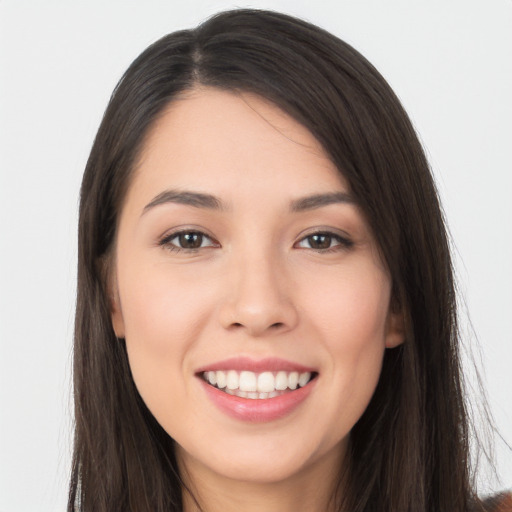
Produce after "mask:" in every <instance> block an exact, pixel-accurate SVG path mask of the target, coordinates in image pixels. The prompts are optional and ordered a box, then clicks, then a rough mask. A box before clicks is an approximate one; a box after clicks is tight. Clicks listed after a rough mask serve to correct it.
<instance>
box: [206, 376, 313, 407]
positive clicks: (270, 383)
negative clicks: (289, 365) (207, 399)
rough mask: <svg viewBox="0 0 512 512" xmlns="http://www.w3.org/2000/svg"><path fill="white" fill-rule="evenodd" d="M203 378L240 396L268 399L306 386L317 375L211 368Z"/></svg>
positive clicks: (233, 394) (220, 388) (222, 389)
mask: <svg viewBox="0 0 512 512" xmlns="http://www.w3.org/2000/svg"><path fill="white" fill-rule="evenodd" d="M201 375H202V378H203V379H204V380H205V381H206V382H208V384H210V385H211V386H213V387H215V388H217V389H219V390H221V391H223V392H225V393H227V394H229V395H232V396H237V397H240V398H249V399H256V400H258V399H259V400H266V399H269V398H276V397H278V396H282V395H283V394H285V393H289V392H290V391H294V390H296V389H300V388H303V387H304V386H306V385H307V384H308V383H309V382H310V381H311V379H312V378H313V377H314V376H315V374H314V373H312V372H302V373H299V372H297V371H284V370H281V371H277V372H270V371H265V372H261V373H256V372H252V371H247V370H243V371H237V370H227V371H226V370H217V371H215V370H211V371H206V372H203V373H202V374H201Z"/></svg>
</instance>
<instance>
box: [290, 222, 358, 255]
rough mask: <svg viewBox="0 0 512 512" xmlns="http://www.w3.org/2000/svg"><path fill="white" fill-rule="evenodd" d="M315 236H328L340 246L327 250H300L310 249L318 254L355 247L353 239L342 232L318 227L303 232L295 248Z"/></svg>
mask: <svg viewBox="0 0 512 512" xmlns="http://www.w3.org/2000/svg"><path fill="white" fill-rule="evenodd" d="M315 235H326V236H330V237H332V238H334V239H335V240H337V241H338V242H339V244H338V245H335V246H334V247H329V248H327V249H314V248H312V247H311V248H308V247H299V249H309V250H312V251H316V252H321V253H322V252H324V253H325V252H328V251H335V250H337V249H338V250H342V249H350V248H351V247H353V246H354V241H353V240H352V237H351V236H350V235H349V234H348V233H346V232H344V231H341V230H338V229H334V228H328V227H322V226H320V227H317V228H312V229H311V230H307V231H305V232H302V233H301V234H300V235H299V236H298V238H297V241H296V242H295V244H294V247H297V245H298V244H300V243H301V242H303V241H305V240H306V239H307V238H309V237H311V236H315Z"/></svg>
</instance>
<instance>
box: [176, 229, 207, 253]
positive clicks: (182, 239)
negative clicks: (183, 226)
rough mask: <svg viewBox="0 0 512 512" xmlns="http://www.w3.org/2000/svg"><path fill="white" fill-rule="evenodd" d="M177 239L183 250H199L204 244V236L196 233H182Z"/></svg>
mask: <svg viewBox="0 0 512 512" xmlns="http://www.w3.org/2000/svg"><path fill="white" fill-rule="evenodd" d="M176 238H177V239H178V242H179V247H181V248H182V249H199V247H201V246H202V244H203V234H202V233H197V232H194V231H191V232H189V233H180V234H179V235H178V236H177V237H176Z"/></svg>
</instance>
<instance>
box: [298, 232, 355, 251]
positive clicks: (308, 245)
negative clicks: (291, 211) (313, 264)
mask: <svg viewBox="0 0 512 512" xmlns="http://www.w3.org/2000/svg"><path fill="white" fill-rule="evenodd" d="M353 245H354V243H353V242H352V241H351V240H350V239H348V238H345V237H343V236H340V235H338V234H335V233H330V232H318V233H312V234H311V235H308V236H306V237H304V238H303V239H302V240H299V242H298V243H297V245H296V247H299V248H301V249H312V250H313V251H319V252H329V251H334V250H338V249H339V250H342V249H348V248H350V247H352V246H353Z"/></svg>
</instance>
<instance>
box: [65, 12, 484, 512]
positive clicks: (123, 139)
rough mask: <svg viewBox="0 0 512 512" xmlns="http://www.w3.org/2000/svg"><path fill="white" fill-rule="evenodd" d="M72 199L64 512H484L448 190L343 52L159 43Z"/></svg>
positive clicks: (318, 44) (120, 100)
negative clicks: (76, 199) (76, 218)
mask: <svg viewBox="0 0 512 512" xmlns="http://www.w3.org/2000/svg"><path fill="white" fill-rule="evenodd" d="M81 194H82V195H81V206H80V226H79V275H78V302H77V316H76V334H75V362H74V365H75V372H74V379H75V403H76V412H75V415H76V432H75V453H74V465H73V474H72V481H71V489H70V499H69V510H84V511H88V510H95V511H96V510H105V511H106V510H109V511H110V510H136V511H143V510H152V511H155V510H162V511H164V510H166V511H168V510H176V511H181V510H185V511H187V512H190V511H195V510H204V511H215V510H221V509H222V510H246V511H250V510H253V509H258V510H267V511H272V510H276V511H277V510H280V511H284V510H292V509H293V510H322V511H331V510H332V511H335V510H336V511H338V510H344V511H363V510H364V511H373V510H376V511H377V510H378V511H427V510H428V511H439V510H447V511H448V510H449V511H466V510H469V509H474V510H484V508H483V505H482V504H480V503H479V501H478V499H477V497H476V496H475V495H474V491H473V487H472V484H471V475H470V471H469V461H468V457H469V454H468V450H469V447H468V428H469V427H468V419H467V415H466V410H465V405H464V397H463V390H462V385H461V376H460V369H459V356H458V344H457V327H456V311H455V293H454V285H453V278H452V267H451V260H450V254H449V249H448V242H447V238H446V232H445V227H444V223H443V218H442V214H441V211H440V207H439V203H438V199H437V195H436V190H435V187H434V184H433V181H432V177H431V175H430V172H429V168H428V164H427V162H426V159H425V156H424V154H423V151H422V148H421V145H420V143H419V142H418V139H417V137H416V135H415V133H414V130H413V128H412V126H411V123H410V121H409V119H408V118H407V115H406V114H405V112H404V111H403V109H402V107H401V106H400V103H399V101H398V100H397V98H396V97H395V95H394V94H393V92H392V91H391V90H390V88H389V86H388V85H387V84H386V83H385V81H384V79H383V78H382V77H381V76H380V75H379V74H378V72H377V71H376V70H375V69H374V68H373V67H372V66H371V65H370V64H369V63H368V62H367V61H366V60H365V59H364V58H363V57H362V56H361V55H359V54H358V53H357V52H356V51H355V50H354V49H352V48H351V47H350V46H348V45H347V44H345V43H343V42H342V41H340V40H338V39H337V38H335V37H334V36H332V35H330V34H328V33H326V32H324V31H322V30H320V29H318V28H316V27H314V26H312V25H309V24H307V23H305V22H303V21H300V20H297V19H293V18H290V17H287V16H284V15H281V14H277V13H271V12H264V11H251V10H240V11H231V12H226V13H221V14H219V15H217V16H215V17H213V18H211V19H210V20H208V21H207V22H205V23H204V24H202V25H201V26H199V27H198V28H197V29H195V30H191V31H182V32H177V33H174V34H170V35H169V36H167V37H164V38H163V39H161V40H160V41H158V42H157V43H155V44H154V45H152V46H151V47H150V48H148V49H147V50H146V51H145V52H144V53H143V54H142V55H141V56H140V57H139V58H137V59H136V61H135V62H134V63H133V64H132V65H131V66H130V68H129V69H128V71H127V72H126V74H125V76H124V77H123V78H122V80H121V82H120V83H119V85H118V87H117V88H116V90H115V92H114V94H113V96H112V99H111V102H110V104H109V107H108V109H107V111H106V113H105V117H104V119H103V122H102V124H101V126H100V129H99V131H98V135H97V138H96V141H95V143H94V146H93V149H92V152H91V155H90V158H89V161H88V165H87V168H86V171H85V175H84V179H83V184H82V192H81Z"/></svg>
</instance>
